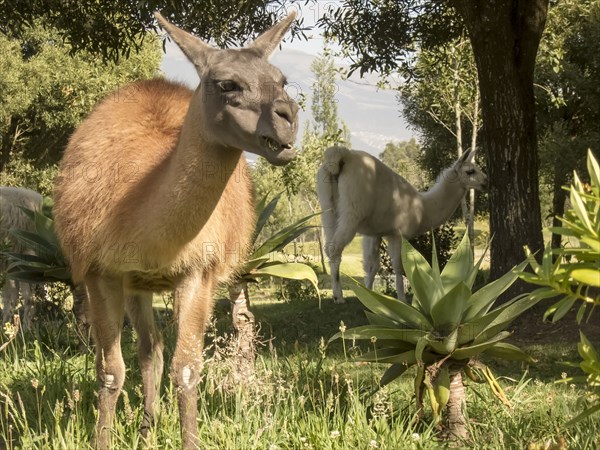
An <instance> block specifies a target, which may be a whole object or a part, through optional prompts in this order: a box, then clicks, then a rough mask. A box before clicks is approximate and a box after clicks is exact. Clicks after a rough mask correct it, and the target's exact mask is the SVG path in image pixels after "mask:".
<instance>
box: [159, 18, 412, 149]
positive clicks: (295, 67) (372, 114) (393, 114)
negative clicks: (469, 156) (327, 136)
mask: <svg viewBox="0 0 600 450" xmlns="http://www.w3.org/2000/svg"><path fill="white" fill-rule="evenodd" d="M310 13H311V12H310V11H309V14H310ZM307 23H310V21H308V20H306V16H305V24H307ZM308 38H309V39H308V40H307V41H303V40H302V41H301V40H298V39H296V40H294V41H293V42H289V43H288V42H284V43H283V44H282V46H281V50H276V51H275V52H274V53H273V55H272V57H271V59H270V62H271V63H272V64H273V65H275V66H277V67H278V68H279V69H280V70H281V71H282V72H283V73H284V74H285V75H286V77H287V79H288V82H289V85H288V86H289V88H288V94H290V95H291V96H292V97H294V95H298V94H297V93H299V92H302V93H303V94H304V95H306V98H307V102H306V109H307V111H301V112H300V127H301V128H300V130H299V132H298V141H297V145H299V144H300V139H301V137H302V128H303V126H304V124H305V122H306V121H307V120H308V119H310V101H311V98H312V97H311V95H310V92H311V85H312V82H313V81H314V76H313V74H312V72H311V70H310V65H311V63H312V61H313V60H314V59H315V58H316V57H317V56H318V54H319V53H320V52H321V48H322V45H323V40H322V37H320V36H318V35H312V36H310V35H309V36H308ZM336 63H340V64H341V65H343V63H344V62H343V61H342V60H338V61H336ZM161 70H162V71H163V72H164V73H165V76H166V77H167V78H169V79H173V80H177V81H181V82H184V83H185V84H187V85H189V86H190V87H192V88H195V87H196V86H197V85H198V82H199V79H198V75H197V74H196V71H195V69H194V67H193V66H192V65H191V64H190V63H189V62H188V61H187V59H186V58H185V56H184V55H183V53H182V52H181V51H180V50H179V48H178V47H177V46H176V45H175V44H174V43H172V42H170V41H167V45H166V54H165V56H164V58H163V61H162V65H161ZM376 83H377V77H376V76H375V75H371V76H369V77H367V78H364V79H361V78H359V77H358V75H353V76H352V77H351V78H350V79H348V80H338V82H337V90H336V100H337V102H338V115H339V117H340V118H341V119H342V120H343V121H344V122H345V123H346V125H347V126H348V128H349V129H350V132H351V140H352V147H353V148H354V149H358V150H365V151H368V152H369V153H371V154H373V155H375V156H378V155H379V153H381V152H382V151H383V148H384V147H385V144H386V143H387V142H389V141H403V140H409V139H410V138H411V137H412V136H413V134H414V133H413V132H412V131H411V130H408V129H407V126H406V123H405V121H404V119H403V118H402V117H401V115H400V108H399V105H398V101H397V99H396V93H395V91H393V90H383V89H378V88H377V86H376Z"/></svg>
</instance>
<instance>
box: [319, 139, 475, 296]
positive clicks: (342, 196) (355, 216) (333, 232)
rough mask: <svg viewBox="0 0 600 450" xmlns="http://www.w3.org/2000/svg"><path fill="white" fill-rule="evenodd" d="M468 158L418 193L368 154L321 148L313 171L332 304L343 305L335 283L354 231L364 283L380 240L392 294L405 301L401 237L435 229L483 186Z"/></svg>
mask: <svg viewBox="0 0 600 450" xmlns="http://www.w3.org/2000/svg"><path fill="white" fill-rule="evenodd" d="M472 160H473V153H471V151H467V152H465V153H464V154H463V155H462V157H461V158H459V159H458V161H456V162H455V163H454V164H453V165H452V166H450V167H449V168H447V169H446V170H444V171H443V172H442V174H441V175H440V176H439V178H438V180H437V182H436V184H435V185H434V186H433V187H432V188H431V189H429V190H428V191H426V192H418V191H417V190H416V189H415V188H414V187H413V186H412V185H411V184H410V183H409V182H408V181H406V180H405V179H404V178H402V177H401V176H400V175H398V174H397V173H395V172H394V171H393V170H392V169H390V168H389V167H387V166H386V165H385V164H384V163H382V162H381V161H379V160H378V159H377V158H375V157H373V156H371V155H369V154H368V153H365V152H362V151H357V150H350V149H347V148H345V147H330V148H328V149H327V150H326V151H325V157H324V161H323V164H322V165H321V167H320V169H319V172H318V175H317V177H318V178H317V194H318V196H319V202H320V204H321V209H322V211H323V213H322V216H321V220H322V223H323V227H324V229H325V238H326V241H327V243H326V250H327V256H328V257H329V263H330V266H331V284H332V289H333V300H334V302H336V303H344V298H343V295H342V287H341V283H340V263H341V259H342V251H343V250H344V248H345V247H346V246H347V245H348V244H349V243H350V241H352V239H353V238H354V236H355V235H356V233H360V234H362V235H363V265H364V269H365V285H366V286H367V287H368V288H372V287H373V282H374V280H375V275H376V274H377V271H378V270H379V264H380V263H379V246H380V243H381V238H386V240H387V241H388V252H389V254H390V257H391V259H392V266H393V269H394V273H395V274H396V290H397V293H398V298H399V299H405V293H404V283H403V280H402V273H403V270H402V259H401V256H400V255H401V248H402V239H403V238H405V239H412V238H414V237H416V236H419V235H421V234H423V233H425V232H426V231H429V230H431V229H434V228H437V227H438V226H440V225H441V224H443V223H444V222H446V221H447V220H448V219H449V218H450V217H451V216H452V214H453V213H454V211H455V210H456V208H457V207H458V205H459V204H460V201H461V199H462V198H463V197H464V195H465V193H466V192H467V190H468V189H471V188H474V189H483V188H485V187H486V185H487V177H486V175H485V174H484V173H483V172H482V171H481V169H479V168H478V167H477V166H476V165H475V164H473V162H472Z"/></svg>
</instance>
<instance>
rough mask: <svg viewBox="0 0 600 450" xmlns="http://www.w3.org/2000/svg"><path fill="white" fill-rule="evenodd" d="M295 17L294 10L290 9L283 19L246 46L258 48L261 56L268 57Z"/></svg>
mask: <svg viewBox="0 0 600 450" xmlns="http://www.w3.org/2000/svg"><path fill="white" fill-rule="evenodd" d="M295 18H296V11H292V12H291V13H290V14H289V15H288V16H287V17H286V18H285V19H283V20H282V21H281V22H279V23H278V24H275V25H273V26H272V27H271V28H269V29H268V30H267V31H265V32H264V33H263V34H261V35H260V36H258V37H257V38H256V39H255V40H254V42H252V43H251V44H250V45H249V46H248V48H252V49H255V50H258V52H259V53H260V54H261V56H262V57H263V58H268V57H269V56H270V55H271V53H273V50H275V49H276V48H277V46H278V45H279V44H280V42H281V40H282V39H283V36H284V35H285V33H287V31H288V29H289V28H290V25H291V24H292V22H293V21H294V19H295Z"/></svg>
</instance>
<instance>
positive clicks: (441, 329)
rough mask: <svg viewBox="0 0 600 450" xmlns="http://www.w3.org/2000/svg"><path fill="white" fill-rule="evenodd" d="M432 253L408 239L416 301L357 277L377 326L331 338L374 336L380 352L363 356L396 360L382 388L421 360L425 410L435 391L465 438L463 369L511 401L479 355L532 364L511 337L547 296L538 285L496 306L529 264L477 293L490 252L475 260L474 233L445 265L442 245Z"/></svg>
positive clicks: (449, 432) (441, 414)
mask: <svg viewBox="0 0 600 450" xmlns="http://www.w3.org/2000/svg"><path fill="white" fill-rule="evenodd" d="M432 253H433V254H432V264H431V265H430V264H429V263H428V262H427V260H426V259H425V258H424V257H423V256H422V255H421V254H420V253H419V252H417V251H416V250H415V249H414V247H412V245H411V244H410V243H409V242H407V241H406V240H405V241H404V243H403V247H402V262H403V264H404V267H405V270H406V276H407V278H408V280H409V283H410V285H411V287H412V291H413V293H414V295H413V297H412V300H411V302H410V304H407V303H403V302H400V301H398V300H396V299H395V298H392V297H388V296H386V295H383V294H380V293H377V292H374V291H371V290H369V289H367V288H366V287H364V286H363V285H362V284H360V283H358V282H357V281H355V280H352V286H351V287H352V289H353V291H354V292H355V294H356V295H357V296H358V298H359V300H360V301H361V302H362V303H363V305H365V306H366V307H367V308H368V310H369V311H366V314H367V317H368V320H369V323H370V325H365V326H360V327H356V328H352V329H349V330H346V331H345V332H343V333H342V332H340V333H337V334H336V335H335V336H333V337H332V338H331V340H333V339H337V338H343V339H367V340H371V342H374V345H375V348H374V350H372V351H370V352H368V353H366V354H364V355H362V356H360V357H359V358H358V359H359V360H361V361H367V362H378V363H390V364H391V366H390V367H389V368H388V369H387V370H386V372H385V373H384V374H383V377H382V378H381V381H380V385H381V386H383V385H385V384H387V383H389V382H391V381H393V380H394V379H396V378H398V377H399V376H401V375H402V374H403V373H405V372H406V371H407V370H408V369H409V368H410V367H413V366H414V367H415V368H416V374H415V381H414V387H415V397H416V406H417V413H418V416H419V417H420V416H421V414H422V411H423V398H424V394H425V392H427V393H428V397H429V401H430V403H431V407H432V411H433V416H434V419H435V420H436V421H437V423H438V424H439V426H440V427H441V428H442V430H443V432H444V433H443V435H444V436H445V437H447V438H449V439H462V438H465V437H466V436H467V429H466V422H465V417H464V411H465V408H466V403H465V397H464V388H463V383H462V375H463V374H466V375H467V376H468V377H469V378H471V379H472V380H474V381H478V382H485V381H487V383H488V384H489V386H490V388H491V390H492V392H493V394H494V395H496V396H497V397H498V398H499V399H500V400H501V401H502V402H504V403H505V404H508V403H509V401H508V399H507V398H506V396H505V395H504V392H503V390H502V388H501V386H500V385H499V383H498V382H497V380H496V378H495V377H494V375H493V373H492V371H491V370H490V368H489V367H487V366H486V365H485V364H484V363H482V362H481V361H480V360H479V357H480V356H481V355H482V354H485V355H487V356H489V357H493V358H502V359H512V360H522V361H526V362H532V359H531V357H530V356H528V355H527V354H525V353H524V352H523V351H522V350H520V349H519V348H518V347H516V346H514V345H512V344H509V343H506V342H504V341H505V340H506V338H508V337H509V336H510V335H511V333H510V332H509V331H506V329H507V327H508V326H509V325H510V323H511V322H512V321H513V320H515V319H516V318H517V317H518V316H519V315H520V314H521V313H523V312H524V311H526V310H527V309H529V308H531V307H532V306H533V305H535V304H536V303H537V302H538V301H539V300H541V299H542V298H544V297H545V295H544V292H541V291H537V292H534V293H533V294H531V295H521V296H519V297H516V298H514V299H512V300H509V301H507V302H505V303H502V304H501V305H498V306H496V305H495V302H496V300H497V299H498V297H499V296H500V295H501V294H502V293H503V292H505V291H506V290H507V289H508V288H509V287H510V286H511V285H512V284H513V282H514V281H515V280H516V279H517V278H518V271H520V270H522V269H523V268H524V267H525V265H526V264H527V262H523V263H522V264H520V265H519V266H517V267H515V268H514V269H513V270H512V271H510V272H508V273H507V274H505V275H504V276H502V277H501V278H499V279H497V280H495V281H493V282H491V283H489V284H487V285H485V286H483V287H481V288H480V289H478V290H477V291H475V292H473V284H474V282H475V278H476V276H477V273H478V271H479V267H480V265H481V262H482V260H483V256H482V257H481V258H480V259H479V261H478V262H477V263H476V264H474V260H473V256H472V253H471V251H470V242H469V236H468V234H467V233H465V235H464V237H463V239H462V241H461V242H460V244H459V245H458V247H457V249H456V251H455V252H454V253H453V254H452V256H451V257H450V259H449V260H448V262H447V264H446V266H445V267H444V269H443V270H441V271H440V267H439V265H438V260H437V255H436V251H435V243H434V249H433V252H432ZM484 254H485V253H484Z"/></svg>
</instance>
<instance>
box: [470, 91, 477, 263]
mask: <svg viewBox="0 0 600 450" xmlns="http://www.w3.org/2000/svg"><path fill="white" fill-rule="evenodd" d="M471 125H472V129H471V152H473V153H475V151H476V150H477V135H478V134H479V85H477V91H476V92H475V100H474V101H473V115H472V117H471ZM468 229H469V240H470V241H471V254H472V255H473V256H475V189H469V224H468Z"/></svg>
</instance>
